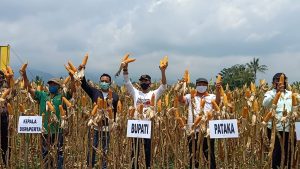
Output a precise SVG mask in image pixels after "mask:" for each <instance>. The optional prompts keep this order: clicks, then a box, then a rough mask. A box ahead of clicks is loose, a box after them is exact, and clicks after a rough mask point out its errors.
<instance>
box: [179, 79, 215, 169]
mask: <svg viewBox="0 0 300 169" xmlns="http://www.w3.org/2000/svg"><path fill="white" fill-rule="evenodd" d="M220 87H221V84H216V95H214V94H209V93H208V92H207V88H208V81H207V80H206V79H205V78H198V79H197V80H196V90H197V94H196V96H195V97H194V104H192V101H193V100H192V98H191V94H186V95H185V96H183V95H181V96H180V97H179V101H180V102H181V103H184V104H186V105H188V108H189V109H188V113H189V114H188V127H189V128H191V127H192V126H193V124H194V119H195V118H196V117H197V116H198V115H199V113H200V105H201V104H200V103H201V102H202V101H205V105H204V110H203V111H204V114H205V115H206V114H207V113H208V112H212V111H213V106H212V101H213V100H215V101H216V103H217V104H219V103H220V93H219V92H220ZM192 105H195V107H194V110H192ZM198 136H199V130H196V131H195V143H197V140H198ZM188 140H189V151H190V154H192V152H193V147H192V138H191V137H189V138H188ZM208 141H209V142H210V148H211V151H210V152H211V154H208V152H209V150H208ZM214 146H215V141H214V139H210V140H209V139H207V137H205V138H204V141H203V152H204V155H205V157H206V158H207V159H208V155H209V156H210V159H211V161H210V169H215V168H216V161H215V151H214ZM196 147H197V146H195V148H196ZM198 153H199V151H198V150H197V148H196V149H195V154H198ZM193 158H195V160H196V163H195V166H194V167H195V168H198V167H199V161H198V160H199V158H197V157H196V155H193ZM194 167H193V166H192V158H190V168H194Z"/></svg>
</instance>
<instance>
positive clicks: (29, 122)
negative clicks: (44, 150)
mask: <svg viewBox="0 0 300 169" xmlns="http://www.w3.org/2000/svg"><path fill="white" fill-rule="evenodd" d="M42 125H43V123H42V116H20V117H19V125H18V133H41V132H42Z"/></svg>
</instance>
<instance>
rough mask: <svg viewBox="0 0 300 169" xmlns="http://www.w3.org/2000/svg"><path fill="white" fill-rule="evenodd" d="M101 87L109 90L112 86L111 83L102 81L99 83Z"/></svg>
mask: <svg viewBox="0 0 300 169" xmlns="http://www.w3.org/2000/svg"><path fill="white" fill-rule="evenodd" d="M99 87H100V88H101V89H102V90H108V89H109V87H110V83H106V82H100V83H99Z"/></svg>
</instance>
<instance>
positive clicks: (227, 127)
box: [209, 119, 239, 138]
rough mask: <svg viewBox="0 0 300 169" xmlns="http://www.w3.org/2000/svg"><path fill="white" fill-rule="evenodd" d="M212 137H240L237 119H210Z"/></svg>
mask: <svg viewBox="0 0 300 169" xmlns="http://www.w3.org/2000/svg"><path fill="white" fill-rule="evenodd" d="M209 130H210V138H238V137H239V132H238V126H237V120H236V119H231V120H211V121H209Z"/></svg>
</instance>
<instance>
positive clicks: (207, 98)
mask: <svg viewBox="0 0 300 169" xmlns="http://www.w3.org/2000/svg"><path fill="white" fill-rule="evenodd" d="M184 97H185V99H186V104H188V106H189V110H188V111H189V114H188V126H189V127H192V126H193V124H194V121H193V119H194V118H195V117H197V116H198V115H199V113H200V104H201V101H202V100H203V99H204V100H205V105H204V110H203V111H204V113H205V114H206V113H207V112H211V111H212V110H213V106H212V103H211V102H212V101H213V100H216V95H214V94H209V95H207V96H202V97H200V96H195V107H194V115H193V112H192V104H191V101H192V99H191V94H187V95H185V96H184ZM193 116H194V117H193Z"/></svg>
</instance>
